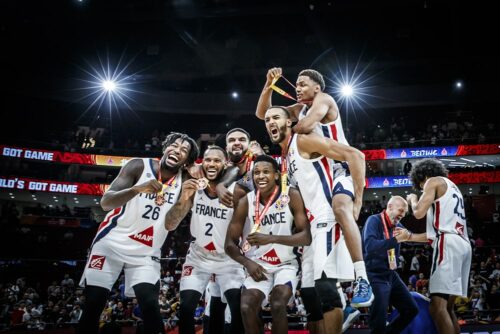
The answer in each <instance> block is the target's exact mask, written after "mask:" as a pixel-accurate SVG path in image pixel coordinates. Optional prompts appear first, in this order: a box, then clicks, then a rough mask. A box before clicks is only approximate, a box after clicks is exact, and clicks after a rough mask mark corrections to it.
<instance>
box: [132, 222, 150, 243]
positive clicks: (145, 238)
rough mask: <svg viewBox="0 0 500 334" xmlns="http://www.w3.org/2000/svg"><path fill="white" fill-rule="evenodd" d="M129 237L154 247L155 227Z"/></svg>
mask: <svg viewBox="0 0 500 334" xmlns="http://www.w3.org/2000/svg"><path fill="white" fill-rule="evenodd" d="M128 237H129V238H130V239H133V240H135V241H139V242H140V243H141V244H144V245H146V246H148V247H153V226H150V227H148V228H147V229H145V230H144V231H142V232H139V233H136V234H132V235H129V236H128Z"/></svg>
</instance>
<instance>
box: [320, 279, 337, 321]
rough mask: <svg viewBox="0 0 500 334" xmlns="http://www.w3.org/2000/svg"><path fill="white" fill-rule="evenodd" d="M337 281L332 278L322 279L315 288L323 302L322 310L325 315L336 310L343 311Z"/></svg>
mask: <svg viewBox="0 0 500 334" xmlns="http://www.w3.org/2000/svg"><path fill="white" fill-rule="evenodd" d="M336 283H337V280H334V279H330V278H321V279H319V280H316V283H315V288H316V292H317V293H318V296H319V298H320V300H321V310H322V311H323V313H325V312H329V311H331V310H333V309H334V308H340V309H342V299H341V298H340V295H339V292H338V291H337V284H336Z"/></svg>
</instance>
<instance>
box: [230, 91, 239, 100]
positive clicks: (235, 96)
mask: <svg viewBox="0 0 500 334" xmlns="http://www.w3.org/2000/svg"><path fill="white" fill-rule="evenodd" d="M231 96H232V97H233V99H237V98H238V97H239V96H240V95H239V94H238V92H232V93H231Z"/></svg>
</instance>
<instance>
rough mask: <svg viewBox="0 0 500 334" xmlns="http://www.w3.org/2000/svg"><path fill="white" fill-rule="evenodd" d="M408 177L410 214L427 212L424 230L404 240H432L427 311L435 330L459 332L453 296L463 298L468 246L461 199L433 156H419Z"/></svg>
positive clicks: (444, 169) (469, 253)
mask: <svg viewBox="0 0 500 334" xmlns="http://www.w3.org/2000/svg"><path fill="white" fill-rule="evenodd" d="M410 179H411V181H412V183H413V186H414V187H415V189H417V190H423V193H422V196H420V199H419V200H418V198H417V195H415V194H410V195H408V196H407V200H408V203H409V204H410V205H411V208H412V211H413V215H414V216H415V218H417V219H420V218H423V217H425V215H426V214H427V229H426V230H427V231H426V233H421V234H413V235H411V236H410V238H409V239H408V241H416V242H427V241H428V240H429V241H432V247H433V248H434V254H433V256H432V268H431V277H430V280H429V292H430V293H431V304H430V313H431V316H432V318H433V319H434V322H435V324H436V327H437V330H438V331H439V333H441V334H443V333H446V334H447V333H460V328H459V326H458V321H457V318H456V316H455V312H454V311H453V305H454V302H455V298H456V296H464V297H467V286H468V283H469V271H470V266H471V257H472V249H471V246H470V242H469V237H468V235H467V224H466V219H465V210H464V200H463V197H462V193H461V192H460V190H459V189H458V187H457V186H456V185H455V184H454V183H453V182H452V181H450V179H448V171H447V170H446V168H445V167H444V165H443V163H442V162H441V161H439V160H437V159H423V160H420V161H419V162H417V163H416V164H414V165H413V167H412V169H411V171H410Z"/></svg>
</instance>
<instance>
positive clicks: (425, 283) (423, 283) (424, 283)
mask: <svg viewBox="0 0 500 334" xmlns="http://www.w3.org/2000/svg"><path fill="white" fill-rule="evenodd" d="M424 287H426V288H427V287H429V280H428V279H426V278H425V275H424V273H420V274H418V280H417V284H416V289H417V292H420V293H421V292H422V289H423V288H424Z"/></svg>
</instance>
